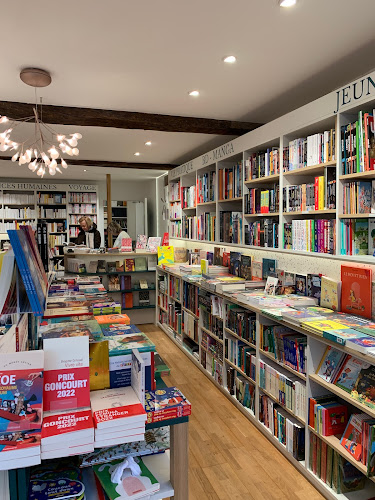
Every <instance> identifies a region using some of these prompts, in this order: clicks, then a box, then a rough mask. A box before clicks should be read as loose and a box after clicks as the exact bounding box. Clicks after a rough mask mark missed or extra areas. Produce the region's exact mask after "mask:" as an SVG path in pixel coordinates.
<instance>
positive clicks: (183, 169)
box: [169, 161, 194, 179]
mask: <svg viewBox="0 0 375 500" xmlns="http://www.w3.org/2000/svg"><path fill="white" fill-rule="evenodd" d="M193 170H194V165H193V161H188V162H187V163H183V164H182V165H180V166H179V167H176V168H174V169H173V170H171V171H170V172H169V177H170V178H171V179H174V178H175V177H179V176H180V175H183V174H188V173H189V172H192V171H193Z"/></svg>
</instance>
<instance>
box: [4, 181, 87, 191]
mask: <svg viewBox="0 0 375 500" xmlns="http://www.w3.org/2000/svg"><path fill="white" fill-rule="evenodd" d="M96 188H97V186H96V185H95V184H57V183H55V184H50V183H47V182H46V183H42V182H0V189H16V190H26V189H28V190H34V189H40V190H51V191H94V192H96Z"/></svg>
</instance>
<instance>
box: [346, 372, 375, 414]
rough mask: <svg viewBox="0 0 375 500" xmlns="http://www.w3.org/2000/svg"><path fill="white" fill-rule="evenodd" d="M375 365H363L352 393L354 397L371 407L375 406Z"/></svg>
mask: <svg viewBox="0 0 375 500" xmlns="http://www.w3.org/2000/svg"><path fill="white" fill-rule="evenodd" d="M374 387H375V367H374V366H373V365H370V366H368V367H365V366H363V368H362V370H361V371H360V372H359V375H358V379H357V382H356V384H355V386H354V389H353V391H352V393H351V395H352V397H353V398H354V399H356V400H357V401H359V402H361V403H363V404H364V405H366V406H369V407H370V408H372V409H374V408H375V391H374Z"/></svg>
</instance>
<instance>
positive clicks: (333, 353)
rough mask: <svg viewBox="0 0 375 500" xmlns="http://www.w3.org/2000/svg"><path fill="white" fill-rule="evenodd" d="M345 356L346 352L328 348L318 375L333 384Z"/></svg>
mask: <svg viewBox="0 0 375 500" xmlns="http://www.w3.org/2000/svg"><path fill="white" fill-rule="evenodd" d="M345 356H346V354H345V353H344V352H342V351H339V350H338V349H334V348H333V347H331V346H327V349H326V350H325V353H324V354H323V357H322V359H321V361H320V364H319V366H318V369H317V371H316V373H317V374H318V375H319V377H321V378H322V379H323V380H325V381H326V382H330V383H331V382H333V381H334V380H335V378H336V375H337V372H338V370H339V369H340V367H341V363H342V361H343V359H344V358H345Z"/></svg>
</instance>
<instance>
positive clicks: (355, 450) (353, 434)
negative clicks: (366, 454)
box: [340, 413, 369, 461]
mask: <svg viewBox="0 0 375 500" xmlns="http://www.w3.org/2000/svg"><path fill="white" fill-rule="evenodd" d="M365 419H369V416H368V415H366V414H365V413H354V414H353V415H351V416H350V419H349V422H348V424H347V426H346V429H345V431H344V434H343V435H342V437H341V440H340V444H341V445H342V446H343V447H344V448H345V449H346V450H347V451H348V452H349V453H350V454H351V455H352V456H353V457H354V458H355V459H356V460H358V461H359V460H360V458H361V455H362V422H363V421H364V420H365Z"/></svg>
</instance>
